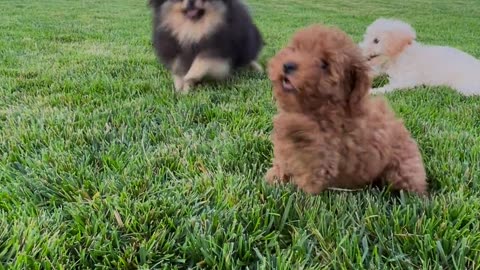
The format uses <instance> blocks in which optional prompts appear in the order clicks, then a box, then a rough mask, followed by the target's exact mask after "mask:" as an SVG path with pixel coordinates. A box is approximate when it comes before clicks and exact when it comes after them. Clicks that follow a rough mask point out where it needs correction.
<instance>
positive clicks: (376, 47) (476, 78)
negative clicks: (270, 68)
mask: <svg viewBox="0 0 480 270" xmlns="http://www.w3.org/2000/svg"><path fill="white" fill-rule="evenodd" d="M415 38H416V34H415V30H414V29H413V28H412V27H411V26H410V25H408V24H407V23H405V22H402V21H398V20H390V19H383V18H380V19H377V20H376V21H375V22H373V23H372V24H371V25H370V26H369V27H368V28H367V31H366V33H365V36H364V40H363V41H362V42H361V43H360V47H361V48H362V50H363V52H364V54H365V56H366V57H367V58H368V62H369V64H370V66H371V67H372V69H373V72H374V75H380V74H387V75H388V76H389V77H390V83H389V84H388V85H386V86H384V87H381V88H375V89H373V90H372V93H386V92H390V91H392V90H394V89H405V88H412V87H414V86H418V85H428V86H442V85H443V86H449V87H451V88H454V89H456V90H458V91H459V92H461V93H463V94H464V95H479V94H480V61H479V60H478V59H476V58H474V57H473V56H471V55H468V54H466V53H464V52H462V51H460V50H458V49H455V48H450V47H441V46H429V45H424V44H421V43H418V42H416V41H415Z"/></svg>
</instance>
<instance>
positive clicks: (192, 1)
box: [187, 0, 195, 10]
mask: <svg viewBox="0 0 480 270" xmlns="http://www.w3.org/2000/svg"><path fill="white" fill-rule="evenodd" d="M194 8H195V0H187V10H190V9H194Z"/></svg>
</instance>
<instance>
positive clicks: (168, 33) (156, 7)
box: [150, 0, 263, 92]
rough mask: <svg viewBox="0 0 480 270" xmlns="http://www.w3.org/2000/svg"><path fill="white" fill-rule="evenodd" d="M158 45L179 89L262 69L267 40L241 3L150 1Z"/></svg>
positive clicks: (220, 0)
mask: <svg viewBox="0 0 480 270" xmlns="http://www.w3.org/2000/svg"><path fill="white" fill-rule="evenodd" d="M150 6H151V7H152V9H153V44H154V47H155V50H156V53H157V56H158V58H159V59H160V61H161V62H162V63H163V64H164V65H165V66H166V67H167V68H168V69H169V70H170V71H171V73H172V75H173V79H174V84H175V88H176V90H177V91H181V92H188V91H189V90H190V89H191V87H192V86H193V85H194V84H195V83H197V82H199V81H201V80H202V79H204V78H212V79H218V80H220V79H223V78H225V77H226V76H228V75H229V74H230V73H231V72H232V70H234V69H237V68H240V67H244V66H248V65H250V66H252V67H253V68H255V69H256V70H258V71H261V70H262V67H261V66H260V65H259V64H258V63H257V62H256V59H257V57H258V55H259V53H260V51H261V49H262V47H263V40H262V37H261V34H260V32H259V30H258V29H257V27H256V26H255V25H254V23H253V21H252V19H251V17H250V14H249V12H248V10H247V7H246V6H245V5H244V4H243V2H241V0H150Z"/></svg>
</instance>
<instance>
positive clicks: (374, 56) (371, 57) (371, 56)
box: [367, 54, 380, 61]
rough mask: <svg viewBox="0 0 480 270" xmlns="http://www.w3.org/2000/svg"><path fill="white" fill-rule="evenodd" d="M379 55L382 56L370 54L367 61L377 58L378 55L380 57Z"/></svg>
mask: <svg viewBox="0 0 480 270" xmlns="http://www.w3.org/2000/svg"><path fill="white" fill-rule="evenodd" d="M379 56H380V54H372V55H370V56H369V57H368V58H367V61H372V60H373V59H375V58H377V57H379Z"/></svg>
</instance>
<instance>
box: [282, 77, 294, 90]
mask: <svg viewBox="0 0 480 270" xmlns="http://www.w3.org/2000/svg"><path fill="white" fill-rule="evenodd" d="M282 86H283V90H285V91H287V92H293V91H295V86H293V84H292V82H291V81H290V80H289V79H288V78H287V77H283V79H282Z"/></svg>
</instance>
